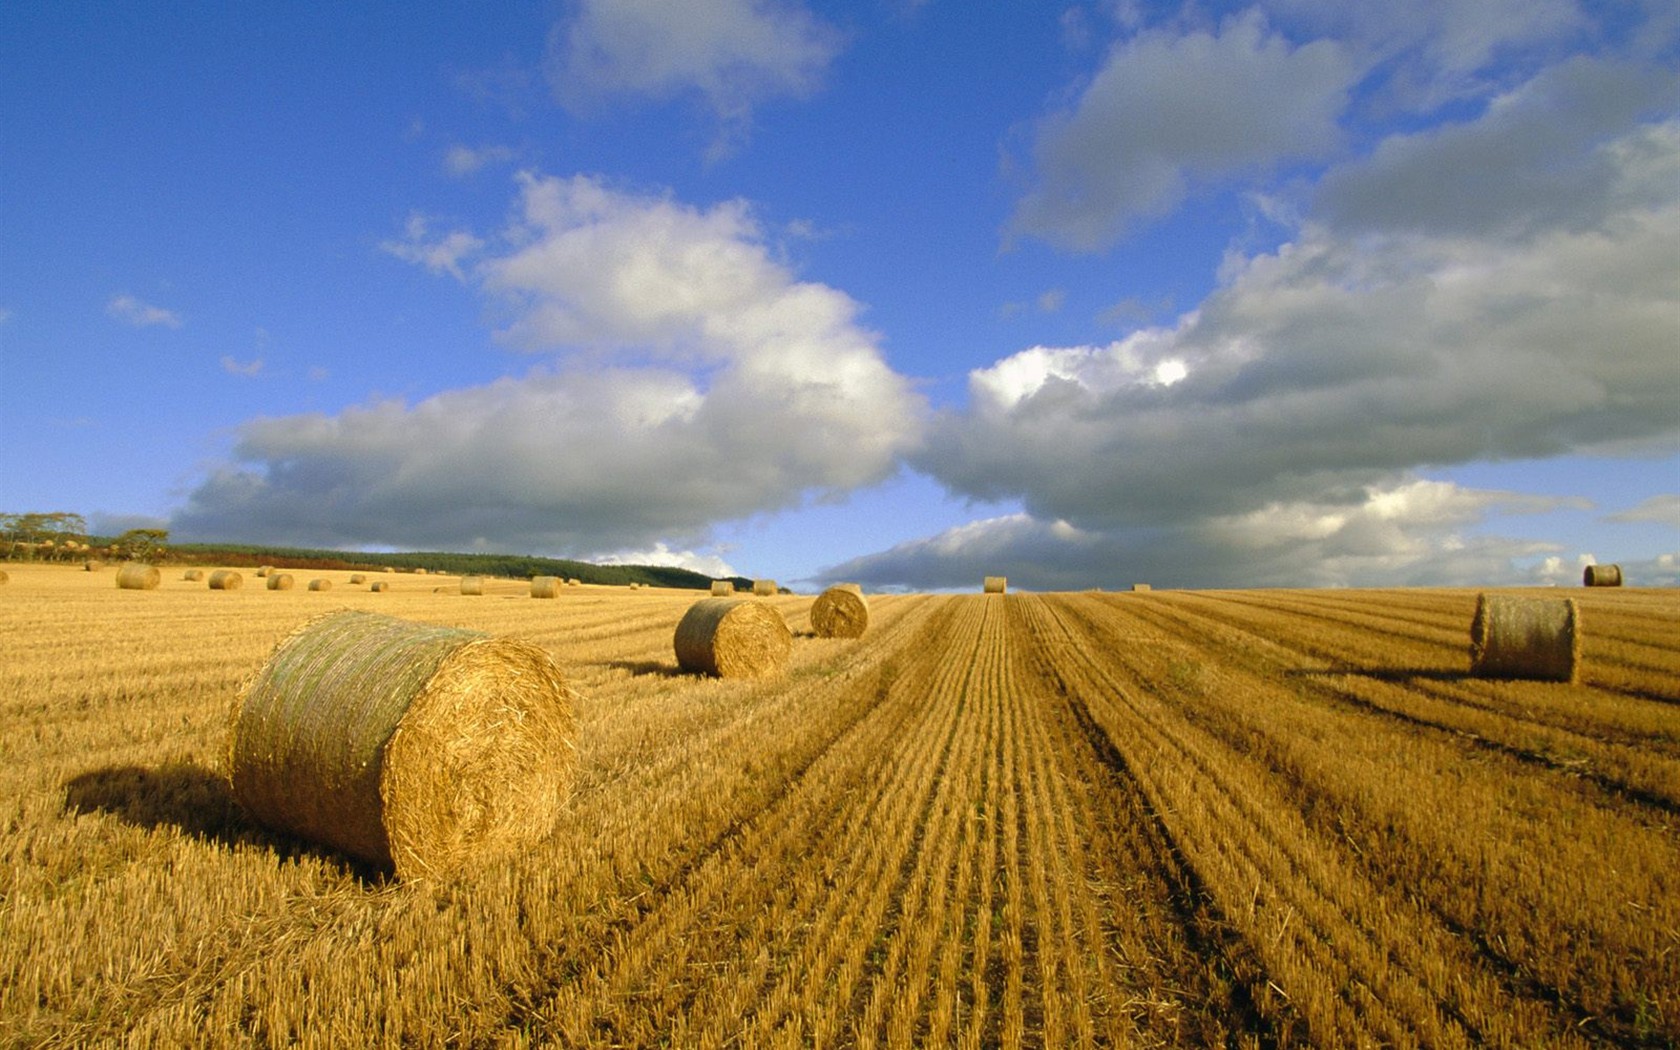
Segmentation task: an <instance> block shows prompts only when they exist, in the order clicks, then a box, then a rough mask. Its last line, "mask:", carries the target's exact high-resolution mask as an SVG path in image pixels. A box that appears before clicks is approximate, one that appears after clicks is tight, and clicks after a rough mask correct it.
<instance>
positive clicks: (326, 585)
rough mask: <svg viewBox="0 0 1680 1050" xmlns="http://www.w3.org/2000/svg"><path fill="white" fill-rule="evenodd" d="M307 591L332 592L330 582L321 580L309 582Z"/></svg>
mask: <svg viewBox="0 0 1680 1050" xmlns="http://www.w3.org/2000/svg"><path fill="white" fill-rule="evenodd" d="M309 589H310V590H312V591H330V590H332V581H331V580H323V579H314V580H310V581H309Z"/></svg>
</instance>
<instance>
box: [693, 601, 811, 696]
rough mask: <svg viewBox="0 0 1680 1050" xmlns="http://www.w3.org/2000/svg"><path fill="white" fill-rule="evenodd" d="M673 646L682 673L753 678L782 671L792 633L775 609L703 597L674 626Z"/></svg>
mask: <svg viewBox="0 0 1680 1050" xmlns="http://www.w3.org/2000/svg"><path fill="white" fill-rule="evenodd" d="M673 644H674V645H675V647H676V650H677V665H678V666H679V667H681V668H682V669H683V670H685V671H691V672H698V673H701V674H710V675H716V676H718V677H719V678H758V677H762V676H764V675H769V674H775V673H777V672H779V671H781V670H782V669H783V668H784V667H786V666H787V660H788V654H790V653H791V652H793V632H792V631H790V630H788V625H787V621H786V620H784V619H782V614H781V613H779V612H777V611H776V610H775V609H774V608H772V607H770V606H768V605H763V604H760V603H758V602H754V601H751V600H750V599H747V598H702V599H700V600H699V601H697V602H695V603H694V604H693V605H691V606H689V607H688V612H686V613H684V614H683V618H682V620H681V622H679V623H678V624H677V633H676V637H675V639H674V640H673Z"/></svg>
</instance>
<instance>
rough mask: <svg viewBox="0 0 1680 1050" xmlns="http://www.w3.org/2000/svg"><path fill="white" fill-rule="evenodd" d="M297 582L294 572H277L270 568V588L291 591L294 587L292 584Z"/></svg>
mask: <svg viewBox="0 0 1680 1050" xmlns="http://www.w3.org/2000/svg"><path fill="white" fill-rule="evenodd" d="M296 582H297V581H296V580H294V579H292V574H291V573H289V572H275V571H273V570H272V569H271V570H269V573H268V589H269V590H271V591H289V590H291V589H292V585H293V584H294V583H296Z"/></svg>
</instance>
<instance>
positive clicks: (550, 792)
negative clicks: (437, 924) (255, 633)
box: [226, 610, 575, 879]
mask: <svg viewBox="0 0 1680 1050" xmlns="http://www.w3.org/2000/svg"><path fill="white" fill-rule="evenodd" d="M572 705H573V696H572V693H571V691H570V689H569V688H568V687H567V685H566V682H565V679H564V677H563V675H562V674H561V672H560V669H559V667H557V666H556V665H555V663H554V660H553V659H552V658H551V657H550V656H549V655H548V653H547V652H545V651H544V650H542V649H540V648H538V647H536V646H534V645H531V644H529V643H527V642H521V641H516V640H513V639H504V638H492V637H489V636H487V635H484V634H481V633H479V632H477V631H465V630H460V629H457V628H452V627H438V626H433V625H430V624H420V623H410V622H408V621H405V620H399V619H396V618H394V617H390V616H381V615H379V614H377V613H368V612H357V611H352V610H343V611H340V612H335V613H329V614H327V615H325V616H322V617H318V618H316V619H314V620H311V621H309V622H308V623H306V624H304V625H303V627H302V628H300V629H299V630H298V631H297V632H296V633H294V634H292V635H291V636H290V637H288V638H286V639H285V640H283V641H282V642H281V643H280V644H279V645H278V646H277V647H276V648H275V650H274V653H273V655H271V656H270V657H269V659H268V662H267V663H266V664H265V665H264V666H263V667H262V668H261V669H260V670H259V671H258V672H257V674H256V676H255V677H254V678H252V679H251V681H250V682H249V684H248V685H247V686H246V687H245V689H244V691H243V695H242V697H241V699H240V701H239V703H238V705H237V706H236V707H235V709H234V713H233V718H232V722H231V726H230V731H229V734H228V743H227V767H226V769H227V776H228V782H229V784H230V786H231V788H232V792H233V796H234V798H235V799H237V800H238V802H239V804H240V805H241V806H243V807H244V808H245V810H246V811H247V812H248V813H250V815H251V816H252V817H253V818H255V819H256V820H257V821H259V822H261V823H263V824H266V825H268V826H270V827H273V828H276V829H278V830H281V831H284V832H287V833H290V834H293V835H296V836H298V837H300V838H304V839H308V840H311V841H315V842H319V843H323V844H325V845H328V846H331V847H333V848H335V849H338V850H341V851H343V852H344V853H347V854H349V855H351V856H354V857H358V858H361V859H362V860H365V861H367V862H369V863H372V864H375V865H378V866H380V867H384V868H389V869H393V870H394V871H395V872H396V874H397V875H398V876H399V877H401V878H404V879H412V878H445V877H447V876H449V875H450V874H452V873H454V872H456V871H458V870H460V869H461V868H462V867H464V866H465V865H467V864H470V863H472V862H474V861H478V860H481V859H484V858H487V857H490V856H494V855H497V854H502V853H507V852H510V851H513V850H516V849H518V848H520V847H522V846H528V845H530V844H531V843H534V842H536V841H538V840H540V839H541V838H543V837H544V836H546V835H547V834H548V833H549V832H550V831H551V830H552V829H553V827H554V822H555V819H556V817H557V816H558V814H559V812H560V807H561V805H562V804H563V802H564V799H565V796H566V794H567V792H568V791H569V790H570V787H571V782H572V774H573V767H574V760H575V751H574V745H573V732H574V724H575V723H574V715H573V710H572Z"/></svg>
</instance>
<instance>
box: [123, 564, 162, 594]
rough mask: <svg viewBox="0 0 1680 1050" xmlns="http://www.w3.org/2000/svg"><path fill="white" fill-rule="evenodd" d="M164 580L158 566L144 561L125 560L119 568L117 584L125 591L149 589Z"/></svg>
mask: <svg viewBox="0 0 1680 1050" xmlns="http://www.w3.org/2000/svg"><path fill="white" fill-rule="evenodd" d="M162 580H163V574H162V573H160V572H158V571H157V566H155V565H147V564H146V563H145V562H142V561H129V562H124V563H123V564H122V565H121V566H119V567H118V568H117V586H118V587H120V588H122V589H123V590H125V591H149V590H152V589H153V588H154V587H156V586H157V585H158V584H159V583H160V582H161V581H162Z"/></svg>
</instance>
